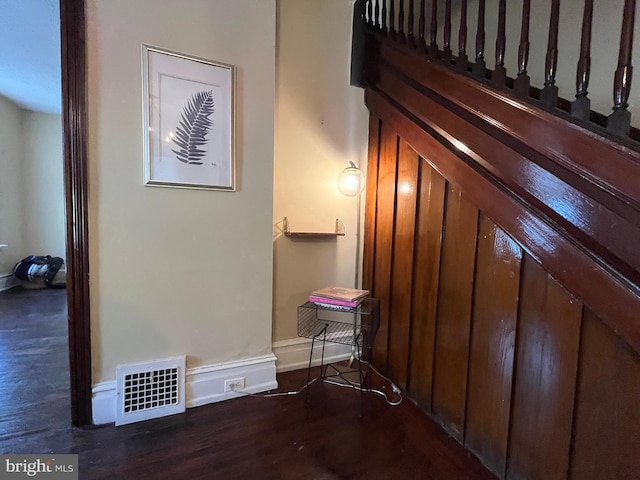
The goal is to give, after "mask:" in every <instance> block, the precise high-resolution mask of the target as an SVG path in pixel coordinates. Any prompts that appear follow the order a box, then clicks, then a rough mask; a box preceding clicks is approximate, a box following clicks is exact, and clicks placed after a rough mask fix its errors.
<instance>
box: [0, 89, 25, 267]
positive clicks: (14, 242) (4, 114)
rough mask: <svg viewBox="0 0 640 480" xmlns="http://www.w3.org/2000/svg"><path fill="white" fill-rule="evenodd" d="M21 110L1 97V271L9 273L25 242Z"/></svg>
mask: <svg viewBox="0 0 640 480" xmlns="http://www.w3.org/2000/svg"><path fill="white" fill-rule="evenodd" d="M21 117H22V110H21V109H20V108H19V107H18V106H17V105H15V104H14V103H13V102H11V101H9V100H7V99H6V98H5V97H3V96H0V125H2V127H1V128H0V145H2V150H1V153H0V243H2V244H8V245H9V247H8V248H5V249H0V274H2V273H6V272H11V269H12V268H13V266H14V264H15V263H16V261H18V260H20V255H21V253H22V246H23V244H24V228H23V218H24V204H23V202H22V192H21V190H22V177H23V173H22V172H23V169H22V163H21V162H22V138H21V131H20V119H21Z"/></svg>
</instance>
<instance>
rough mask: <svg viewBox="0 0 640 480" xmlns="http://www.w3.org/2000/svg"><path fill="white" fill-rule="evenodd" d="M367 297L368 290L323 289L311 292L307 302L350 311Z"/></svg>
mask: <svg viewBox="0 0 640 480" xmlns="http://www.w3.org/2000/svg"><path fill="white" fill-rule="evenodd" d="M368 296H369V290H358V289H356V288H346V287H325V288H320V289H318V290H314V291H313V292H311V295H310V296H309V301H310V302H312V303H315V304H316V305H319V306H321V307H328V308H335V309H339V310H350V309H352V308H356V307H357V306H358V305H360V303H362V301H363V300H364V299H365V298H367V297H368Z"/></svg>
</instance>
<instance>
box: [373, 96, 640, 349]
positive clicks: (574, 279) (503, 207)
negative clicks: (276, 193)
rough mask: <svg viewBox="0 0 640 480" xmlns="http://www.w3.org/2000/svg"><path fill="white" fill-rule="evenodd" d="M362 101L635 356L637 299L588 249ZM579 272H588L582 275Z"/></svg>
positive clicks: (376, 105)
mask: <svg viewBox="0 0 640 480" xmlns="http://www.w3.org/2000/svg"><path fill="white" fill-rule="evenodd" d="M365 98H366V102H367V105H368V106H369V108H370V109H371V110H372V111H375V112H376V113H377V114H378V115H380V117H381V118H384V119H385V122H387V123H390V124H392V125H393V127H394V128H395V129H396V131H401V132H402V136H403V138H405V139H406V140H407V142H409V143H410V144H411V145H412V146H413V148H414V149H415V150H416V151H417V152H418V153H419V154H420V155H422V156H423V157H424V158H426V159H427V160H428V161H429V162H430V163H431V164H432V165H433V166H434V168H436V169H437V170H438V172H440V173H441V174H442V175H443V176H444V177H445V178H446V179H447V180H448V181H450V182H453V183H456V184H458V185H460V187H461V188H462V189H463V191H464V192H465V195H467V196H468V198H469V199H471V200H472V201H473V203H474V204H475V205H477V206H478V208H479V209H481V210H483V211H486V212H490V213H491V217H492V218H494V219H495V220H496V221H497V222H498V223H499V224H500V225H502V226H503V228H504V229H505V230H506V231H508V232H509V234H510V235H512V236H513V237H514V238H515V239H516V240H517V241H518V242H519V244H520V245H522V246H523V248H524V249H525V250H526V251H527V252H528V253H529V254H530V255H531V256H533V257H534V258H535V259H536V260H537V261H539V262H540V263H541V264H542V266H543V267H544V269H545V270H547V271H548V272H549V273H550V274H551V275H552V276H553V277H554V278H556V279H557V280H558V282H559V283H560V284H561V285H563V286H564V287H565V288H566V289H567V290H568V291H570V292H571V293H572V294H573V295H575V297H576V298H578V299H580V301H582V302H583V303H584V304H585V305H586V306H588V307H589V308H590V309H592V310H593V311H594V313H596V314H597V315H598V316H599V317H600V318H601V319H602V320H603V321H604V322H605V323H607V324H608V325H609V326H611V327H612V328H614V329H615V330H616V331H617V332H620V334H621V335H623V336H624V338H625V339H626V340H627V341H628V342H629V343H630V345H632V346H633V347H634V348H635V349H636V350H637V351H640V322H638V321H637V314H636V312H637V311H638V309H640V296H639V295H638V294H637V293H636V291H635V290H633V289H631V288H629V284H628V283H624V282H622V281H621V279H620V278H619V277H617V276H615V275H614V274H613V273H612V272H611V271H610V270H609V269H608V268H607V267H606V266H604V265H603V264H602V263H601V262H596V261H594V256H593V254H592V253H591V252H589V249H588V247H589V246H588V245H584V246H581V245H579V244H576V243H575V242H573V241H571V240H570V239H568V238H567V236H566V235H565V234H564V232H562V231H561V230H558V229H557V227H556V226H554V225H552V224H550V223H549V222H548V221H547V219H544V218H541V217H540V216H539V212H537V211H535V210H533V209H531V207H530V206H528V205H526V204H524V203H523V202H522V201H521V198H516V197H514V195H513V192H508V191H505V190H504V188H502V187H500V186H497V185H496V184H495V183H493V181H492V179H490V178H487V177H486V176H485V175H484V174H483V173H482V172H480V171H478V170H477V169H476V168H474V166H473V165H472V164H470V163H467V162H463V161H460V159H459V158H458V157H456V155H454V154H453V153H452V151H451V150H450V149H449V148H447V147H446V146H445V145H443V144H442V143H440V142H439V141H438V140H437V139H436V138H434V137H433V136H432V135H430V134H429V133H428V132H426V131H425V130H424V129H423V127H421V126H419V125H417V124H416V123H415V122H414V121H412V120H411V119H409V118H408V117H406V116H405V115H404V114H402V113H401V112H400V111H399V110H398V109H397V108H395V107H394V106H393V105H392V104H391V103H389V101H388V100H387V99H385V98H384V97H382V96H381V95H379V94H377V93H376V92H374V91H372V90H367V92H366V97H365ZM585 272H589V274H588V276H585Z"/></svg>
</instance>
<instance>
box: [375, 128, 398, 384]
mask: <svg viewBox="0 0 640 480" xmlns="http://www.w3.org/2000/svg"><path fill="white" fill-rule="evenodd" d="M397 158H398V135H397V134H396V132H395V131H393V129H391V128H390V127H389V126H388V125H387V124H385V123H383V124H382V128H381V132H380V160H379V164H378V165H379V166H378V191H377V198H376V204H377V209H376V233H375V245H376V248H375V261H374V267H373V268H374V270H375V275H374V277H373V289H372V291H373V296H375V297H377V298H378V299H379V300H380V328H379V330H378V334H377V335H376V338H375V341H374V344H373V362H374V365H375V366H376V368H378V369H379V370H381V371H383V372H386V371H387V353H388V340H389V317H390V306H391V267H392V261H393V259H392V254H393V224H394V221H393V220H394V217H395V213H396V212H395V202H394V200H395V190H396V165H397Z"/></svg>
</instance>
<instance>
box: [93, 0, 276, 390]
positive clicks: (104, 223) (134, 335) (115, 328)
mask: <svg viewBox="0 0 640 480" xmlns="http://www.w3.org/2000/svg"><path fill="white" fill-rule="evenodd" d="M275 12H276V8H275V0H260V1H259V2H256V1H253V0H233V1H229V0H190V1H189V5H188V8H185V5H184V4H183V3H180V2H170V1H157V0H156V1H152V0H144V1H143V0H138V1H135V2H131V1H129V0H89V1H88V2H87V14H88V35H87V41H88V75H89V78H88V85H89V86H88V88H89V91H88V93H89V144H90V150H89V155H90V158H89V163H90V165H89V177H90V198H89V210H90V222H91V223H90V232H91V238H90V245H91V252H90V254H91V257H90V268H91V302H92V303H91V308H92V312H91V313H92V325H91V328H92V337H93V338H92V346H93V368H94V378H93V380H94V383H97V382H100V381H104V380H108V379H112V378H114V374H115V366H116V365H117V364H120V363H127V362H133V361H140V360H151V359H155V358H161V357H167V356H171V355H178V354H183V353H184V354H187V366H188V367H193V366H200V365H208V364H214V363H220V362H224V361H231V360H240V359H245V358H250V357H255V356H260V355H264V354H268V353H270V352H271V317H272V271H273V260H272V257H273V255H272V244H271V242H270V238H271V219H272V216H273V215H272V209H273V137H274V133H273V129H274V90H275ZM143 42H144V43H148V44H151V45H155V46H159V47H164V48H168V49H171V50H175V51H179V52H184V53H186V54H190V55H195V56H200V57H204V58H208V59H211V60H215V61H220V62H223V63H229V64H233V65H235V66H236V67H237V110H236V113H237V137H236V147H237V153H236V157H237V166H238V170H237V174H238V175H237V177H238V191H237V192H235V193H234V192H216V191H202V190H188V189H172V188H158V187H145V186H143V176H142V172H143V159H142V133H143V132H142V104H141V102H142V90H141V88H142V82H141V73H140V71H141V66H140V65H141V53H140V52H141V44H142V43H143Z"/></svg>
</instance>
